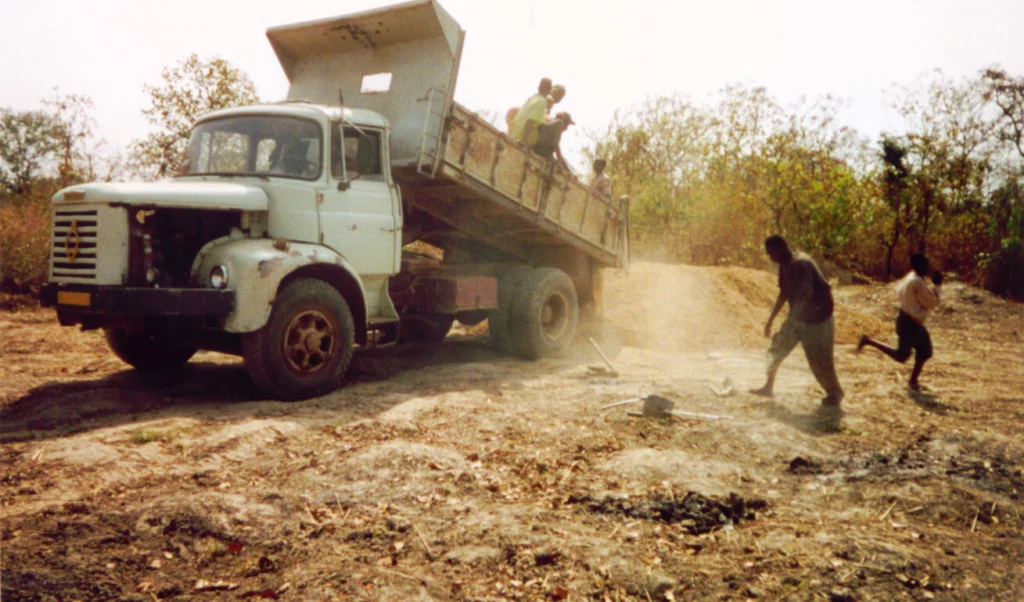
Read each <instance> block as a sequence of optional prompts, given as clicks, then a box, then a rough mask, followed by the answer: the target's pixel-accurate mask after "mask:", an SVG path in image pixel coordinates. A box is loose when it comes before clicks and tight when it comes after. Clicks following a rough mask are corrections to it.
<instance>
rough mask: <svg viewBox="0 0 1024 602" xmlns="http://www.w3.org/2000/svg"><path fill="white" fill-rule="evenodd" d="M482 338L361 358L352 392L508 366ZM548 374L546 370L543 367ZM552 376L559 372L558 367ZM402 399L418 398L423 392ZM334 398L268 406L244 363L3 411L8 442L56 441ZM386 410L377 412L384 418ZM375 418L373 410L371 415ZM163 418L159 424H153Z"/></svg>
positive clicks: (34, 397) (68, 386)
mask: <svg viewBox="0 0 1024 602" xmlns="http://www.w3.org/2000/svg"><path fill="white" fill-rule="evenodd" d="M502 359H504V360H505V361H508V362H517V361H518V360H514V359H510V358H503V356H501V355H500V354H498V353H497V352H495V351H493V350H492V349H491V348H490V347H488V346H487V345H485V344H484V339H481V338H479V337H475V338H470V337H462V338H455V339H449V340H447V341H445V342H444V343H442V344H419V343H412V344H407V345H400V346H398V347H395V348H390V349H377V350H359V351H357V353H356V355H355V357H354V358H353V360H352V365H351V367H350V369H349V373H348V379H347V386H346V387H345V388H343V389H342V390H341V392H344V391H346V390H348V389H349V388H359V387H361V386H366V385H372V384H373V383H377V382H382V381H387V380H392V379H395V378H396V377H398V376H400V375H401V374H403V373H407V372H412V371H415V370H421V369H425V368H429V367H431V366H441V365H458V364H466V363H475V362H487V361H495V360H502ZM538 369H539V370H540V372H543V371H545V368H543V367H541V366H540V365H538ZM548 369H558V368H557V366H551V367H549V368H548ZM434 384H435V385H436V386H432V388H433V389H434V390H435V391H437V392H443V391H445V390H459V389H461V388H464V386H465V384H464V383H461V382H458V381H457V380H452V381H448V382H439V383H434ZM394 389H395V390H396V391H398V392H399V393H402V392H405V390H406V389H408V392H409V393H410V394H412V393H414V392H415V389H416V384H415V383H410V384H409V387H403V386H402V385H401V383H395V387H394ZM338 394H339V392H335V393H332V394H329V395H327V396H325V397H322V398H317V399H312V400H307V401H304V402H292V403H286V402H279V401H275V400H268V399H266V398H265V397H264V396H263V395H262V394H261V393H260V392H259V391H258V390H257V389H256V388H255V387H254V386H253V384H252V382H251V381H250V380H249V376H248V374H247V373H246V371H245V367H244V365H243V364H242V361H241V360H239V361H238V362H236V363H212V362H192V363H188V364H185V365H184V366H183V367H181V368H180V369H178V370H175V371H173V372H168V373H163V374H143V373H141V372H137V371H135V370H131V369H126V370H123V371H121V372H117V373H114V374H111V375H109V376H106V377H103V378H98V379H95V380H87V381H76V382H51V383H46V384H43V385H41V386H38V387H35V388H34V389H32V390H31V391H29V393H28V394H27V395H25V396H23V397H21V398H20V399H17V400H15V401H14V403H12V404H11V405H9V406H7V407H5V408H3V409H2V410H0V442H2V441H18V440H26V439H48V438H53V437H61V436H64V435H68V434H72V433H78V432H83V431H89V430H94V429H97V428H106V427H110V426H116V425H120V424H126V423H131V422H136V421H138V420H140V419H142V418H143V415H146V416H145V418H147V419H151V418H166V417H172V416H181V415H188V416H195V415H198V414H201V415H202V416H203V417H204V418H207V419H214V420H216V419H218V418H228V417H230V418H233V419H237V418H238V417H239V414H240V413H242V414H244V413H275V414H288V413H293V412H295V411H298V410H299V409H301V408H303V407H310V406H311V405H314V406H318V407H319V406H321V405H323V402H324V401H325V400H328V401H330V398H331V397H332V396H337V395H338ZM381 409H386V407H384V408H381V407H380V406H379V405H378V406H376V411H377V412H379V411H381ZM367 411H368V412H370V413H375V412H373V411H372V410H367ZM153 414H156V416H153Z"/></svg>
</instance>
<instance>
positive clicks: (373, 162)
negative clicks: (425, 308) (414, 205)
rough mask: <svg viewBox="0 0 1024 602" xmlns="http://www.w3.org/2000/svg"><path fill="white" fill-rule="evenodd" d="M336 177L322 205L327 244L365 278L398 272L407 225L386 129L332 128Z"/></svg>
mask: <svg viewBox="0 0 1024 602" xmlns="http://www.w3.org/2000/svg"><path fill="white" fill-rule="evenodd" d="M331 130H332V131H331V149H330V150H331V152H330V162H331V172H330V173H331V177H330V178H329V180H328V182H329V184H330V185H329V186H328V187H327V188H326V189H325V190H324V193H323V200H322V201H321V203H320V205H319V212H320V232H321V234H322V236H323V244H325V245H327V246H329V247H331V248H332V249H334V250H335V251H337V252H338V253H339V254H341V256H342V257H344V258H345V259H346V260H348V262H349V263H350V264H352V267H354V268H355V270H356V272H358V273H359V275H360V276H361V277H364V278H365V277H373V276H391V275H392V274H395V273H396V271H397V270H396V268H395V266H396V262H397V260H398V248H399V246H398V245H399V244H400V241H401V228H400V223H399V220H400V219H401V218H400V216H399V215H397V213H396V203H395V202H393V196H394V194H395V192H394V186H393V184H392V183H391V175H390V173H389V170H387V169H386V166H387V161H386V160H385V157H386V155H385V144H386V140H385V137H384V131H383V130H380V129H373V128H364V127H359V128H356V127H354V126H350V125H343V124H340V123H336V124H334V125H333V126H332V127H331Z"/></svg>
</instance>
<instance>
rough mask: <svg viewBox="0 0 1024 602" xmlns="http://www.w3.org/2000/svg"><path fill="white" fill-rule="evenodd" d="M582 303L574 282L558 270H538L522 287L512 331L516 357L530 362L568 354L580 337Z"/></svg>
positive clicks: (511, 323) (515, 308)
mask: <svg viewBox="0 0 1024 602" xmlns="http://www.w3.org/2000/svg"><path fill="white" fill-rule="evenodd" d="M579 312H580V309H579V300H578V299H577V296H576V287H575V286H573V283H572V279H570V278H569V276H568V275H567V274H566V273H565V272H563V271H562V270H559V269H556V268H538V269H536V270H533V271H531V272H530V274H529V275H528V276H527V277H526V279H525V280H523V282H522V283H521V284H520V287H519V292H518V293H517V294H516V299H515V302H514V303H513V305H512V311H511V313H510V314H509V332H510V333H511V335H512V343H513V345H514V346H515V352H516V355H518V356H519V357H521V358H524V359H528V360H535V359H539V358H544V357H558V356H561V355H564V354H565V353H566V352H567V351H568V350H569V346H570V345H571V344H572V341H573V337H575V335H576V324H577V323H578V322H579Z"/></svg>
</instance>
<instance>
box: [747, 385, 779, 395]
mask: <svg viewBox="0 0 1024 602" xmlns="http://www.w3.org/2000/svg"><path fill="white" fill-rule="evenodd" d="M750 392H751V393H753V394H754V395H760V396H761V397H774V396H775V395H774V394H773V393H772V390H771V389H769V388H768V387H761V388H760V389H750Z"/></svg>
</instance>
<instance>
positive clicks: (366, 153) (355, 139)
mask: <svg viewBox="0 0 1024 602" xmlns="http://www.w3.org/2000/svg"><path fill="white" fill-rule="evenodd" d="M380 141H381V132H380V131H379V130H369V129H366V128H359V129H356V128H354V127H349V126H342V125H340V124H339V125H338V126H336V127H335V128H334V131H333V132H332V136H331V175H332V176H333V177H334V179H336V180H341V179H343V178H344V177H345V176H346V175H347V176H348V179H349V180H355V179H367V180H373V181H383V180H384V171H383V161H382V160H381V150H382V149H381V143H380Z"/></svg>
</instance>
